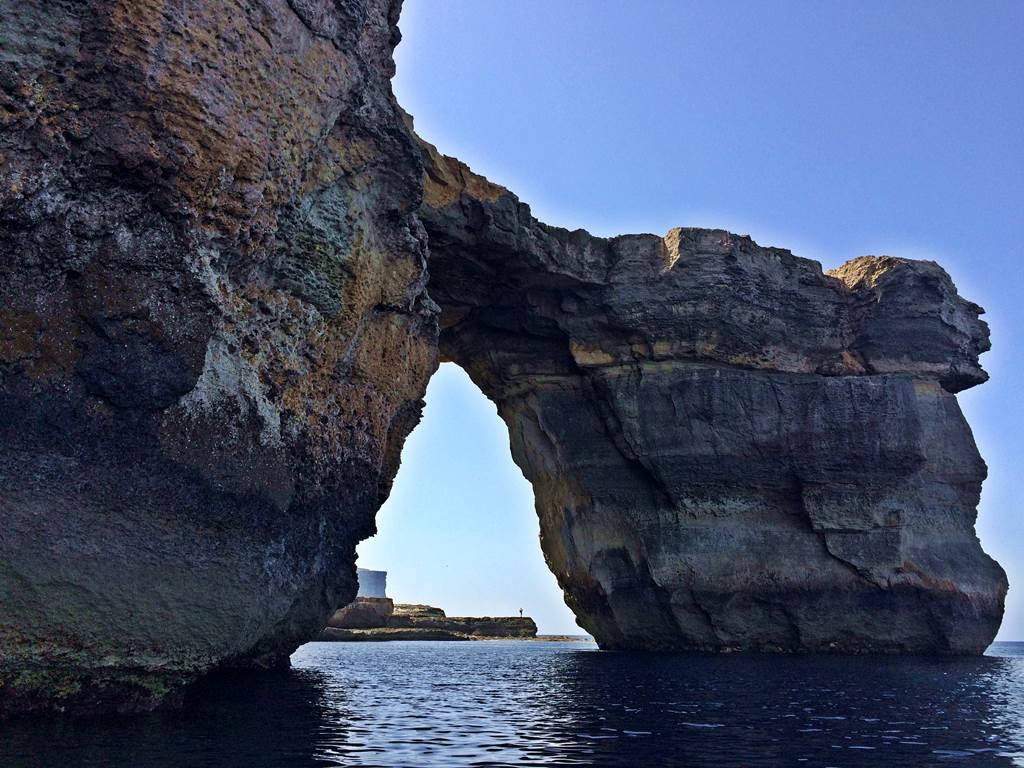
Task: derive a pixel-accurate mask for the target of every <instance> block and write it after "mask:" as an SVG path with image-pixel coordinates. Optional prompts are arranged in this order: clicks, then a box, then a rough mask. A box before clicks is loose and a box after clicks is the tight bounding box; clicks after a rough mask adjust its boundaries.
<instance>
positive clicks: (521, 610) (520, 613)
mask: <svg viewBox="0 0 1024 768" xmlns="http://www.w3.org/2000/svg"><path fill="white" fill-rule="evenodd" d="M519 618H520V619H521V618H523V609H522V608H520V609H519Z"/></svg>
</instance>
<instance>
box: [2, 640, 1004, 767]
mask: <svg viewBox="0 0 1024 768" xmlns="http://www.w3.org/2000/svg"><path fill="white" fill-rule="evenodd" d="M563 765H564V766H577V765H604V766H698V767H700V766H708V768H723V767H729V766H742V767H743V768H748V767H756V766H913V767H914V768H921V767H922V766H959V765H968V766H973V765H979V766H987V765H993V766H999V765H1006V766H1024V643H996V644H995V645H993V646H992V647H991V649H989V651H988V653H987V654H986V655H985V656H982V657H976V658H930V657H929V658H925V657H881V658H880V657H867V656H780V655H742V654H735V655H725V656H710V655H707V656H705V655H694V654H634V653H612V652H602V651H599V650H598V649H597V647H596V646H595V645H594V643H593V642H590V641H588V640H579V641H573V642H545V641H539V640H538V641H529V640H526V641H524V640H509V641H480V642H388V643H310V644H308V645H305V646H303V647H302V648H300V649H299V650H298V652H296V654H295V655H294V656H293V658H292V668H291V670H289V671H282V672H274V673H265V674H255V675H254V674H247V675H246V674H242V675H239V674H236V675H227V674H225V675H220V676H217V677H214V678H211V679H209V680H207V681H205V682H204V683H202V684H200V685H199V686H197V687H196V688H195V689H194V690H193V691H192V692H191V694H190V696H189V698H188V700H187V706H186V707H185V708H184V709H181V710H178V711H171V712H159V713H153V714H147V715H135V716H129V717H114V718H109V717H108V718H97V719H87V720H67V719H62V718H48V719H45V720H32V721H30V720H24V721H19V720H14V721H9V722H6V723H2V724H0V766H3V767H4V768H6V767H7V766H12V767H14V768H20V767H21V766H45V768H57V767H60V768H64V767H65V766H102V767H103V768H108V767H109V766H132V767H133V768H158V767H159V768H164V767H165V766H174V767H175V768H177V767H179V766H216V767H218V768H230V767H232V766H247V767H253V766H255V767H260V766H295V767H296V768H305V767H306V766H410V767H417V768H418V767H420V766H445V767H448V766H563Z"/></svg>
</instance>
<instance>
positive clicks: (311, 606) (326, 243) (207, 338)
mask: <svg viewBox="0 0 1024 768" xmlns="http://www.w3.org/2000/svg"><path fill="white" fill-rule="evenodd" d="M398 8H399V3H397V2H389V1H388V0H358V1H357V0H323V1H321V0H304V1H303V2H295V1H294V0H291V1H290V2H289V1H286V0H239V1H238V2H235V3H228V4H222V3H199V2H183V3H157V2H127V1H125V0H91V1H89V2H59V3H53V2H42V1H41V0H28V1H24V0H18V1H17V2H12V1H8V0H0V271H2V274H3V280H0V484H2V494H0V605H2V606H3V610H2V611H0V701H2V702H3V704H0V709H4V708H9V709H11V710H16V711H23V710H26V709H31V708H32V707H35V706H55V707H58V708H64V707H74V708H84V709H102V708H109V707H117V708H138V707H147V706H150V705H152V704H153V703H155V702H157V701H159V700H161V699H163V698H165V697H166V696H167V695H168V694H169V693H171V692H173V691H175V690H178V689H179V683H181V682H185V681H188V680H191V679H192V678H194V677H195V676H196V675H197V674H200V673H202V672H204V671H206V670H209V669H211V668H213V667H217V666H225V665H231V666H256V667H266V666H275V665H279V664H282V663H285V664H286V663H287V658H288V654H290V653H291V652H292V651H293V650H294V649H295V647H296V646H297V645H298V644H299V643H301V642H304V641H305V640H306V639H308V638H309V637H311V636H312V635H313V634H315V633H316V632H317V631H318V630H319V629H320V628H321V627H322V626H323V624H324V620H325V618H326V617H327V616H328V615H329V613H330V612H331V611H332V610H333V609H334V608H336V607H337V606H338V605H339V604H343V603H346V602H348V601H349V600H350V599H351V598H352V597H353V596H354V594H355V573H354V568H353V561H354V558H355V555H354V547H355V544H356V543H357V542H358V541H359V540H360V539H362V538H364V537H366V536H367V535H369V534H370V533H371V532H372V531H373V530H374V525H373V516H374V513H375V512H376V510H377V508H378V506H379V505H380V502H381V500H382V499H383V498H385V497H386V496H387V493H388V489H389V487H390V483H391V479H392V477H393V475H394V473H395V470H396V468H397V465H398V456H399V451H400V449H401V446H402V443H403V440H404V438H405V436H406V434H407V433H408V432H409V430H410V429H411V428H412V427H413V426H414V425H415V424H416V422H417V420H418V418H419V414H420V407H421V396H422V393H423V391H424V388H425V385H426V381H427V379H428V377H429V376H430V374H431V373H432V372H433V370H434V369H435V367H436V341H435V339H436V333H437V330H436V320H435V308H434V306H433V304H432V303H431V302H430V300H429V299H428V298H427V295H426V292H425V290H424V285H425V272H424V267H425V259H426V242H425V237H424V235H423V230H422V227H421V225H420V223H419V221H418V220H417V218H416V215H415V211H416V208H417V206H418V205H419V201H420V196H421V182H420V176H421V162H420V159H419V155H418V151H417V148H416V145H415V143H414V142H413V139H412V138H411V136H410V133H409V132H408V130H407V129H406V128H405V126H404V124H403V122H402V120H401V119H400V118H399V116H398V113H397V111H396V110H397V108H396V105H395V102H394V99H393V97H392V94H391V89H390V83H389V79H390V77H391V74H392V72H393V64H392V61H391V51H392V48H393V46H394V45H395V43H396V42H397V40H398V34H397V30H396V27H395V23H396V21H397V15H398Z"/></svg>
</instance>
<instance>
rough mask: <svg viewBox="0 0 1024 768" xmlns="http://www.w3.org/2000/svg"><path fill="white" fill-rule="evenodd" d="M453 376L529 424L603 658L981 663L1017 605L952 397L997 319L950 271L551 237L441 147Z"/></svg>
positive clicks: (446, 342)
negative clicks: (704, 654)
mask: <svg viewBox="0 0 1024 768" xmlns="http://www.w3.org/2000/svg"><path fill="white" fill-rule="evenodd" d="M424 154H425V158H426V177H425V184H426V189H425V198H424V201H425V202H424V207H423V209H422V211H421V217H422V218H423V221H424V223H425V225H426V227H427V231H428V233H429V237H430V251H431V257H430V283H429V289H430V293H431V297H432V298H433V299H434V300H436V301H437V302H438V303H439V304H440V305H441V307H442V315H441V325H442V332H441V342H440V343H441V353H442V356H443V358H445V359H448V360H453V361H455V362H456V363H458V364H459V365H460V366H462V367H463V368H465V369H466V370H467V371H468V372H469V374H470V376H471V377H472V378H473V380H474V381H475V382H476V383H477V385H478V386H479V387H480V388H481V389H482V390H483V391H484V393H485V394H486V395H487V396H488V397H489V398H490V399H491V400H493V401H494V402H495V403H496V405H497V407H498V413H499V414H500V415H501V417H502V418H503V419H504V420H505V422H506V423H507V424H508V427H509V432H510V435H511V443H512V454H513V457H514V459H515V461H516V462H517V463H518V464H519V466H520V468H521V469H522V471H523V473H524V474H525V475H526V477H527V478H528V479H529V480H530V482H531V483H532V484H533V488H534V493H535V496H536V506H537V513H538V515H539V516H540V521H541V544H542V547H543V549H544V554H545V556H546V558H547V561H548V564H549V565H550V567H551V569H552V570H553V571H554V573H555V575H556V576H557V578H558V581H559V583H560V584H561V586H562V588H563V589H564V590H565V594H566V601H567V602H568V603H569V605H570V606H571V607H572V609H573V611H574V612H575V613H576V615H577V617H578V619H579V623H580V624H581V626H583V627H584V628H586V629H587V630H588V631H589V632H590V633H591V634H593V635H594V637H595V638H596V640H597V641H598V643H599V644H600V645H601V647H603V648H637V649H652V648H659V649H676V650H713V651H722V650H779V651H845V652H911V653H980V652H981V651H982V650H983V649H984V648H985V647H986V646H987V645H988V644H989V643H990V642H991V640H992V638H993V637H994V635H995V633H996V630H997V629H998V627H999V622H1000V620H1001V616H1002V609H1003V598H1004V596H1005V592H1006V588H1007V584H1006V577H1005V575H1004V573H1003V571H1002V569H1000V568H999V566H998V565H997V564H996V563H995V562H994V561H993V560H991V559H990V558H989V557H988V556H987V555H985V553H984V552H983V551H982V549H981V547H980V545H979V543H978V540H977V537H976V536H975V534H974V521H975V514H976V513H975V508H976V505H977V503H978V498H979V494H980V489H981V482H982V480H983V479H984V477H985V471H986V468H985V464H984V462H983V461H982V460H981V457H980V456H979V455H978V451H977V448H976V447H975V444H974V440H973V438H972V435H971V432H970V429H969V427H968V426H967V424H966V422H965V420H964V418H963V416H962V414H961V412H960V409H959V407H958V405H957V402H956V398H955V397H954V395H953V393H955V392H957V391H959V390H961V389H964V388H965V387H969V386H973V385H974V384H978V383H981V382H983V381H984V380H985V379H986V378H987V375H986V374H985V373H984V372H983V371H982V370H981V368H980V367H979V364H978V355H979V354H980V353H981V352H983V351H985V350H986V349H988V347H989V342H988V328H987V326H986V325H985V324H984V323H983V322H981V321H980V320H979V319H978V316H979V314H981V311H982V310H981V308H980V307H978V306H976V305H974V304H971V303H970V302H968V301H965V300H964V299H962V298H960V297H959V296H958V295H957V293H956V289H955V287H954V286H953V283H952V281H951V280H950V279H949V276H948V275H947V274H946V273H945V272H944V271H943V270H942V269H941V268H940V267H939V266H938V265H936V264H934V263H932V262H922V261H911V260H907V259H897V258H890V257H880V258H879V257H863V258H860V259H855V260H853V261H851V262H849V263H847V264H845V265H844V266H843V267H841V268H840V269H838V270H835V271H834V272H832V273H829V274H823V273H822V271H821V267H820V265H819V264H818V263H817V262H813V261H809V260H807V259H801V258H797V257H795V256H793V254H791V253H790V252H789V251H785V250H781V249H777V248H762V247H760V246H758V245H757V244H756V243H754V242H753V241H751V240H750V238H748V237H740V236H736V235H732V234H730V233H728V232H724V231H721V230H701V229H674V230H671V231H670V232H669V233H668V234H667V235H665V236H664V237H657V236H654V235H626V236H622V237H616V238H611V239H602V238H597V237H593V236H591V235H589V234H588V233H586V232H584V231H575V232H569V231H566V230H564V229H557V228H554V227H549V226H546V225H544V224H541V223H540V222H538V221H536V220H535V219H534V218H533V217H532V216H531V215H530V210H529V208H528V207H527V206H526V205H524V204H522V203H521V202H520V201H519V200H518V199H517V198H516V197H515V196H514V195H513V194H511V193H510V192H508V191H507V190H505V189H504V188H502V187H499V186H497V185H494V184H492V183H490V182H488V181H487V180H486V179H483V178H481V177H479V176H477V175H475V174H473V173H472V172H471V171H470V170H469V169H468V168H467V167H466V166H465V165H463V164H462V163H460V162H459V161H457V160H454V159H453V158H448V157H443V156H441V155H440V154H438V152H437V151H436V150H435V149H434V148H433V147H431V146H429V145H426V144H424Z"/></svg>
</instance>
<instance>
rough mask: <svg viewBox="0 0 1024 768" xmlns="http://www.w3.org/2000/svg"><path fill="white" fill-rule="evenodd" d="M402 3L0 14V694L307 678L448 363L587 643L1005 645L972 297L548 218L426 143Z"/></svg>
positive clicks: (721, 243) (47, 7)
mask: <svg viewBox="0 0 1024 768" xmlns="http://www.w3.org/2000/svg"><path fill="white" fill-rule="evenodd" d="M399 5H400V4H399V3H398V2H388V1H387V0H360V1H359V2H356V1H355V0H330V2H328V0H304V1H303V2H295V1H294V0H292V1H291V2H285V0H266V1H264V2H257V1H256V0H240V2H239V3H238V4H237V8H231V9H228V8H226V7H223V6H221V5H219V4H207V3H198V2H197V3H180V4H150V5H140V4H138V3H133V2H128V1H127V0H91V2H86V3H69V4H60V5H58V6H54V5H53V4H52V3H44V2H41V0H30V2H18V3H13V4H12V3H5V4H4V6H3V8H2V11H3V13H2V16H3V18H4V21H5V23H4V24H3V25H2V27H0V50H2V51H3V52H4V55H3V57H2V58H0V108H2V110H0V115H2V116H3V118H2V119H3V122H2V123H0V130H2V134H0V152H2V153H3V157H4V161H3V165H2V167H0V265H2V270H3V275H4V278H5V279H4V280H3V281H2V283H0V482H2V483H3V487H2V495H0V523H2V525H0V604H2V605H3V608H4V610H3V612H2V614H0V684H2V687H0V711H10V710H15V709H17V710H24V709H26V708H33V707H51V706H56V707H72V706H74V707H81V708H87V709H90V708H91V709H100V708H119V709H126V708H134V707H146V706H152V705H154V704H155V703H157V702H159V701H164V700H166V699H167V698H168V697H170V696H174V695H175V694H176V693H177V692H179V691H180V689H181V685H182V684H183V683H187V682H189V681H191V680H193V679H195V677H196V676H198V675H200V674H203V673H205V672H207V671H209V670H211V669H215V668H218V667H223V666H232V665H238V666H256V667H265V666H273V665H277V664H281V663H286V661H287V656H288V654H289V653H290V652H291V651H292V650H293V649H294V648H295V647H296V646H297V645H298V644H299V643H301V642H303V641H304V640H306V639H307V638H309V637H311V636H312V635H313V634H314V633H315V632H316V631H317V630H318V629H319V627H320V626H321V625H322V623H323V620H324V618H325V617H326V616H327V615H328V613H329V612H330V611H331V610H333V609H334V608H335V607H337V605H339V604H341V603H343V602H346V601H347V600H348V599H349V598H350V597H351V596H352V594H353V593H354V589H355V583H354V573H353V568H352V565H353V561H354V548H355V544H356V542H358V541H359V540H360V539H361V538H363V537H365V536H366V535H367V533H368V532H369V530H370V529H371V527H372V519H373V515H374V513H375V511H376V509H377V508H378V507H379V505H380V503H381V501H382V499H383V498H385V497H386V495H387V492H388V488H389V486H390V482H391V478H392V477H393V476H394V473H395V470H396V468H397V466H398V462H399V457H400V452H401V447H402V443H403V441H404V439H405V436H406V435H407V434H408V432H409V430H410V429H411V428H412V427H413V426H414V425H415V423H416V421H417V419H418V416H419V412H420V408H421V406H422V403H421V397H422V394H423V391H424V389H425V386H426V381H427V379H428V378H429V376H430V374H431V373H432V371H433V370H434V369H435V367H436V364H437V356H438V349H439V348H440V354H442V355H444V356H446V357H448V358H450V359H453V360H456V361H457V362H459V363H460V364H461V365H463V367H465V368H466V369H467V370H468V371H469V372H470V373H471V375H472V377H473V378H474V380H475V381H476V382H477V383H478V384H479V385H480V386H481V388H482V389H483V391H484V392H485V394H487V395H488V396H489V397H491V398H492V399H493V400H494V401H495V402H496V403H497V405H498V408H499V412H500V414H501V415H502V418H504V419H505V421H506V422H507V423H508V424H509V426H510V435H511V441H512V446H513V453H514V456H515V458H516V460H517V462H518V463H519V465H520V466H521V467H522V468H523V471H524V473H525V474H526V475H527V477H528V478H529V479H530V480H531V482H533V484H534V489H535V492H536V495H537V506H538V511H539V513H540V518H541V524H542V534H543V538H542V544H543V547H544V549H545V553H546V555H547V557H548V559H549V562H550V563H551V564H552V567H553V570H554V571H555V573H556V575H557V577H558V578H559V581H560V583H561V584H562V586H563V588H565V589H566V591H567V595H568V601H569V602H570V604H571V606H572V607H573V609H574V610H575V611H576V613H577V615H578V616H579V617H580V619H581V623H583V625H584V626H586V627H587V628H588V629H589V630H590V631H592V632H593V633H594V635H595V636H596V637H597V638H598V640H599V641H600V642H601V643H602V645H604V646H605V647H640V648H702V649H709V648H711V649H725V648H749V649H779V650H828V649H841V650H857V651H875V650H879V651H916V650H932V651H941V652H971V653H977V652H979V651H980V650H981V649H982V648H984V646H985V645H986V644H987V643H988V642H989V641H990V640H991V638H992V637H993V635H994V634H995V631H996V628H997V627H998V623H999V619H1000V616H1001V611H1002V600H1003V596H1004V594H1005V590H1006V581H1005V576H1004V575H1003V573H1002V571H1001V570H1000V569H999V567H998V566H997V565H996V564H995V563H993V562H992V561H991V560H990V559H988V558H987V556H985V555H984V553H983V552H982V551H981V548H980V546H979V544H978V542H977V539H976V537H975V536H974V533H973V522H974V514H975V513H974V509H975V506H976V503H977V498H978V493H979V489H980V483H981V480H982V478H983V476H984V464H983V463H982V461H981V459H980V457H979V456H978V454H977V450H976V448H975V447H974V443H973V440H972V439H971V435H970V431H969V429H968V427H967V425H966V423H965V422H964V420H963V417H962V416H961V414H960V411H959V408H958V407H957V404H956V400H955V398H954V396H953V393H954V392H956V391H958V390H959V389H962V388H964V387H966V386H970V385H972V384H976V383H979V382H981V381H983V380H984V378H985V374H984V373H983V372H982V371H981V369H980V368H979V367H978V362H977V356H978V354H979V353H980V352H982V351H984V349H986V348H987V344H988V337H987V328H986V327H985V325H984V324H983V323H981V322H980V321H979V320H978V314H979V312H980V309H979V308H978V307H976V306H975V305H973V304H970V303H969V302H966V301H964V300H963V299H961V298H960V297H959V296H957V294H956V291H955V289H954V287H953V285H952V283H951V281H950V280H949V278H948V276H947V275H946V274H945V273H944V272H943V271H942V270H941V269H940V268H939V267H938V266H937V265H934V264H931V263H928V262H912V261H907V260H901V259H888V258H882V259H874V258H868V259H862V260H855V261H853V262H851V263H850V264H848V265H846V266H844V267H843V268H841V269H840V270H838V271H837V272H836V274H835V275H833V276H828V275H823V274H822V273H821V270H820V267H818V266H817V265H816V264H815V263H814V262H809V261H807V260H804V259H798V258H796V257H794V256H793V255H792V254H790V253H789V252H787V251H782V250H778V249H768V248H760V247H759V246H757V245H756V244H754V243H753V242H752V241H750V240H749V238H743V237H737V236H734V235H730V234H729V233H726V232H722V231H718V230H673V231H671V232H670V233H668V235H666V236H665V237H664V238H662V237H656V236H653V235H633V236H624V237H620V238H612V239H601V238H594V237H591V236H590V235H588V234H587V233H585V232H567V231H565V230H559V229H555V228H552V227H547V226H545V225H542V224H540V223H538V222H536V221H535V220H534V219H533V218H532V217H531V216H530V213H529V209H528V208H527V207H526V206H525V205H523V204H521V203H519V201H518V200H517V199H516V198H515V197H514V196H513V195H511V194H510V193H509V192H507V191H506V190H504V189H502V188H500V187H497V186H495V185H493V184H490V183H488V182H487V181H486V180H484V179H481V178H480V177H477V176H475V175H473V174H472V173H471V172H470V171H469V170H468V169H466V168H465V167H464V166H462V165H461V164H459V163H458V162H457V161H454V160H451V159H446V158H442V157H441V156H440V155H438V154H437V153H436V152H434V151H433V150H432V149H431V148H429V147H425V146H424V145H421V144H418V143H417V142H416V140H415V138H414V136H413V134H412V133H411V130H410V128H409V126H408V125H407V124H406V122H405V120H404V119H403V116H402V115H401V113H400V110H399V109H398V107H397V105H396V104H395V102H394V98H393V96H392V94H391V91H390V86H389V78H390V76H391V74H392V71H393V64H392V61H391V50H392V48H393V46H394V44H395V43H396V42H397V39H398V36H397V28H396V26H395V25H396V23H397V19H398V11H399ZM212 30H215V31H216V34H212V32H211V31H212ZM424 171H425V173H424ZM428 240H429V251H428ZM428 252H429V258H430V261H429V273H430V274H429V281H430V284H429V290H428V286H427V280H428V270H427V265H428V262H427V258H428ZM439 305H440V306H439ZM438 320H440V331H439V327H438ZM439 333H440V336H439V338H440V341H439V342H438V334H439ZM908 339H913V342H912V343H908ZM438 344H439V345H440V346H438Z"/></svg>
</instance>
